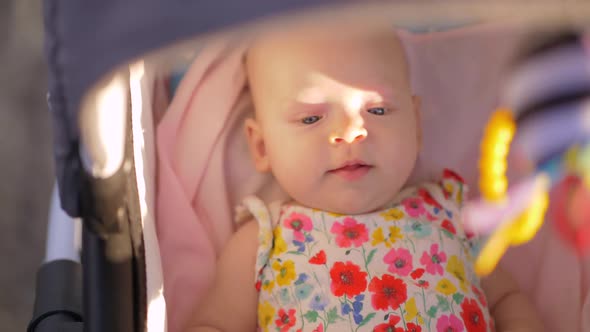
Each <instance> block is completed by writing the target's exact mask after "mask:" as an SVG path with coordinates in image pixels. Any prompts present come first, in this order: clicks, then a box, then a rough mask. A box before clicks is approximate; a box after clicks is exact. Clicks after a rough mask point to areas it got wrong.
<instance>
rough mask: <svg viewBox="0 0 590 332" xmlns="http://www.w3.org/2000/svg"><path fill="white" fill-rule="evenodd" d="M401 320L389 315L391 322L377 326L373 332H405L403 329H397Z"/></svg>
mask: <svg viewBox="0 0 590 332" xmlns="http://www.w3.org/2000/svg"><path fill="white" fill-rule="evenodd" d="M400 320H401V318H399V317H398V316H395V315H389V322H387V323H383V324H379V325H377V326H375V328H374V329H373V332H404V329H403V328H402V327H395V326H396V325H397V324H398V323H399V322H400Z"/></svg>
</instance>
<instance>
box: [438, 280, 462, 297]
mask: <svg viewBox="0 0 590 332" xmlns="http://www.w3.org/2000/svg"><path fill="white" fill-rule="evenodd" d="M436 290H437V291H438V292H439V293H441V294H444V295H451V294H453V293H455V292H456V291H457V288H456V287H455V285H453V283H452V282H451V281H450V280H449V279H447V278H443V279H441V281H439V282H438V284H436Z"/></svg>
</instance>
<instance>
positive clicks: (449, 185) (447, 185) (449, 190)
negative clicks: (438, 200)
mask: <svg viewBox="0 0 590 332" xmlns="http://www.w3.org/2000/svg"><path fill="white" fill-rule="evenodd" d="M443 188H444V190H445V191H446V192H447V193H449V194H450V195H452V194H453V193H454V192H455V186H453V184H452V183H449V182H446V183H445V184H444V186H443Z"/></svg>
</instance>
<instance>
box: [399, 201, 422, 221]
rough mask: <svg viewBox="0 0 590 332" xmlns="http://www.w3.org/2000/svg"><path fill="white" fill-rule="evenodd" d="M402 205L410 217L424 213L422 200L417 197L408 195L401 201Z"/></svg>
mask: <svg viewBox="0 0 590 332" xmlns="http://www.w3.org/2000/svg"><path fill="white" fill-rule="evenodd" d="M402 205H403V206H404V209H405V210H406V213H407V214H408V215H409V216H410V217H414V218H415V217H419V216H421V215H423V214H424V213H426V209H424V205H422V200H421V199H419V198H416V197H408V198H406V199H404V200H403V201H402Z"/></svg>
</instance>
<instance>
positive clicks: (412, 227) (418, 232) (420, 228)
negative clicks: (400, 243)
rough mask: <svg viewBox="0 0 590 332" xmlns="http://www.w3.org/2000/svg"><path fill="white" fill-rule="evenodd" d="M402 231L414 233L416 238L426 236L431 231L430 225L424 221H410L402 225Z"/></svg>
mask: <svg viewBox="0 0 590 332" xmlns="http://www.w3.org/2000/svg"><path fill="white" fill-rule="evenodd" d="M404 231H406V232H408V233H410V232H412V233H414V235H415V236H416V237H417V238H419V239H420V238H424V237H427V236H428V235H430V234H431V233H432V227H431V226H430V225H429V224H427V223H424V222H420V221H412V222H410V223H409V224H406V225H405V226H404Z"/></svg>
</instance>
